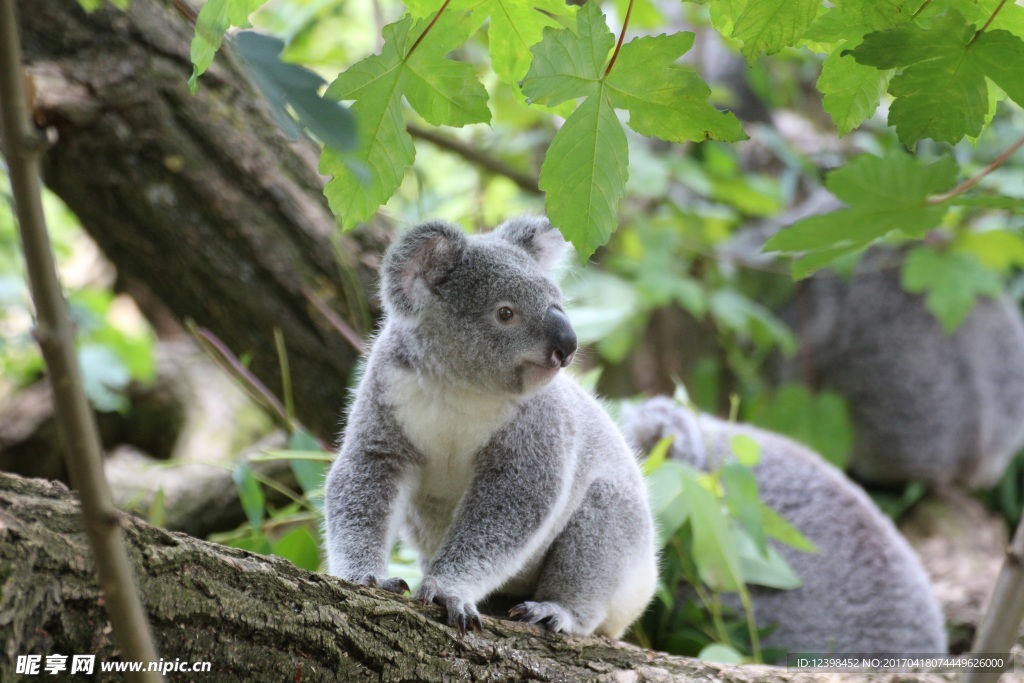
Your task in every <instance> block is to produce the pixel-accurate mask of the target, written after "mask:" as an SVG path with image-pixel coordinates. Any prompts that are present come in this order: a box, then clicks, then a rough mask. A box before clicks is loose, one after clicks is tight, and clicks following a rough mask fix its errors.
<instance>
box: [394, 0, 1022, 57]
mask: <svg viewBox="0 0 1024 683" xmlns="http://www.w3.org/2000/svg"><path fill="white" fill-rule="evenodd" d="M451 1H452V0H444V2H443V3H441V7H440V8H439V9H438V10H437V12H436V13H435V14H434V18H433V19H431V20H430V23H429V24H427V27H426V28H425V29H423V33H421V34H420V35H419V37H418V38H416V42H414V43H413V44H412V47H410V48H409V51H408V52H406V53H405V57H403V58H402V61H405V60H407V59H409V57H412V53H413V52H416V48H418V47H419V46H420V43H422V42H423V39H424V38H426V36H427V34H428V33H430V29H432V28H434V24H436V23H437V20H438V19H440V18H441V14H442V13H443V12H444V11H445V9H447V8H448V3H450V2H451ZM1005 1H1006V0H1003V2H1005ZM630 2H632V0H630ZM997 11H998V10H997Z"/></svg>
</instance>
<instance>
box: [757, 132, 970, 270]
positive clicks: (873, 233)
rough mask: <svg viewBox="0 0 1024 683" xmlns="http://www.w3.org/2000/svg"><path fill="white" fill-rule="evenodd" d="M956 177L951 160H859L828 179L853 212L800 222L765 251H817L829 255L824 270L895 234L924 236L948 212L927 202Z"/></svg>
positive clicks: (908, 157) (900, 157) (897, 155)
mask: <svg viewBox="0 0 1024 683" xmlns="http://www.w3.org/2000/svg"><path fill="white" fill-rule="evenodd" d="M956 175H957V165H956V162H954V161H953V159H952V158H950V157H943V158H942V159H940V160H938V161H936V162H933V163H930V164H929V163H926V162H923V161H921V160H919V159H917V158H916V157H913V156H911V155H909V154H906V153H904V152H893V153H890V154H889V155H888V156H886V157H884V158H879V157H875V156H871V155H863V156H860V157H858V158H856V159H855V160H853V161H852V162H851V163H849V164H847V165H846V166H844V167H843V168H841V169H839V170H836V171H833V172H831V173H830V174H829V175H828V178H827V180H826V185H827V187H828V189H829V190H831V191H832V193H833V194H835V195H836V196H837V197H838V198H839V199H841V200H843V201H844V202H846V204H847V205H848V208H845V209H839V210H838V211H833V212H831V213H826V214H821V215H817V216H811V217H809V218H805V219H803V220H800V221H797V222H796V223H794V224H793V225H791V226H789V227H787V228H785V229H783V230H782V231H780V232H779V233H777V234H776V235H774V236H773V237H772V238H771V239H769V240H768V242H767V243H766V244H765V247H764V250H765V251H783V252H800V251H804V252H818V255H824V256H825V257H826V258H820V259H818V260H817V261H816V262H815V265H816V266H819V267H820V266H821V265H824V264H825V263H828V262H829V261H830V260H832V259H834V258H836V257H838V256H840V255H844V254H846V253H850V252H852V251H856V250H859V249H862V248H864V247H866V246H868V245H869V244H871V243H872V242H873V241H875V240H876V239H878V238H880V237H883V236H884V235H886V234H887V233H889V232H891V231H893V230H897V231H900V232H902V233H903V234H904V235H907V236H908V237H922V236H923V235H924V234H925V233H926V232H927V231H928V230H931V229H933V228H935V227H937V226H938V225H939V224H940V222H941V221H942V217H943V216H944V215H945V213H946V207H945V206H943V205H941V204H937V205H933V204H929V203H928V198H929V197H930V196H932V195H935V194H938V193H940V192H943V191H945V190H948V189H949V188H951V187H952V186H953V184H954V182H956ZM812 256H815V254H812ZM804 272H807V271H806V269H805V271H804Z"/></svg>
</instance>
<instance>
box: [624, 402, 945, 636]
mask: <svg viewBox="0 0 1024 683" xmlns="http://www.w3.org/2000/svg"><path fill="white" fill-rule="evenodd" d="M625 431H626V434H627V437H628V438H630V439H632V440H633V441H634V442H635V443H636V444H637V445H638V446H641V447H642V448H643V449H645V450H649V449H650V448H651V447H652V446H653V445H654V444H655V443H657V442H658V441H659V440H660V439H661V438H662V437H665V436H670V435H671V436H673V437H674V441H673V443H672V445H671V447H670V451H669V456H670V457H671V458H674V459H677V460H680V461H683V462H686V463H688V464H689V465H691V466H693V467H695V468H697V469H703V470H706V469H708V460H709V455H710V456H711V457H712V458H714V459H715V461H718V460H719V459H721V458H723V457H729V456H730V455H731V453H730V448H729V439H730V438H731V437H732V436H734V435H737V434H745V435H747V436H749V437H751V438H752V439H754V440H755V441H756V442H757V443H758V444H760V446H761V460H760V462H759V463H758V465H757V466H755V467H754V468H753V473H754V477H755V479H756V480H757V484H758V490H759V492H760V496H761V500H762V501H763V502H764V503H766V504H767V505H768V506H769V507H771V508H772V509H774V510H775V511H776V512H778V513H779V514H780V515H782V516H783V517H784V518H785V519H786V520H787V521H788V522H789V523H790V524H792V525H793V526H795V527H796V528H797V529H799V530H800V531H801V532H802V533H803V534H804V536H806V537H807V538H808V539H809V540H810V541H811V542H812V543H814V544H815V545H816V546H817V547H818V552H817V553H805V552H802V551H799V550H796V549H794V548H791V547H789V546H785V545H782V544H780V543H775V542H774V541H773V542H772V543H773V545H774V547H775V549H776V550H777V551H778V552H779V554H781V555H782V557H783V558H784V559H785V560H786V562H788V563H789V565H790V566H791V567H792V568H793V570H794V571H795V572H796V573H797V575H799V576H800V578H801V579H802V580H803V585H802V586H801V587H800V588H797V589H794V590H776V589H770V588H763V587H759V586H751V598H752V602H753V606H754V617H755V621H756V623H757V624H758V626H759V627H765V626H768V625H770V624H775V625H776V628H775V630H774V631H772V632H771V633H770V634H769V635H768V636H767V637H766V638H765V639H764V641H763V642H762V644H763V645H764V646H765V647H766V648H778V649H781V650H785V651H787V652H822V653H824V652H857V653H864V654H875V653H945V652H946V647H947V642H946V630H945V626H944V621H943V617H942V613H941V611H940V609H939V606H938V604H937V603H936V601H935V598H934V597H933V595H932V591H931V586H930V584H929V582H928V577H927V575H926V574H925V572H924V569H923V568H922V566H921V563H920V561H919V560H918V558H917V556H916V555H915V554H914V552H913V551H912V550H911V548H910V546H909V545H908V544H907V542H906V540H904V538H903V537H902V536H901V535H900V534H899V532H898V531H897V530H896V528H895V526H894V525H893V524H892V522H891V521H890V520H889V518H888V517H886V516H885V515H883V514H882V513H881V512H880V511H879V510H878V508H877V507H875V505H874V503H873V502H872V501H871V499H870V498H868V496H867V495H866V494H865V493H864V491H863V490H861V489H860V488H859V487H858V486H857V485H856V484H854V483H852V482H851V481H850V480H849V479H847V478H846V477H845V476H844V475H843V474H842V472H840V471H839V470H838V469H836V468H835V467H833V466H832V465H830V464H828V463H827V462H825V461H824V460H823V459H822V458H821V457H820V456H819V455H818V454H817V453H814V452H812V451H810V450H808V449H807V448H804V447H803V446H801V445H800V444H797V443H795V442H793V441H791V440H789V439H787V438H785V437H782V436H779V435H777V434H773V433H771V432H767V431H764V430H761V429H757V428H754V427H751V426H748V425H741V424H734V423H729V422H724V421H722V420H719V419H716V418H714V417H711V416H709V415H704V414H700V415H698V414H697V413H695V412H694V411H691V410H689V409H687V408H683V407H679V406H677V405H676V404H675V403H674V402H673V401H672V400H671V399H668V398H654V399H651V400H649V401H647V402H645V403H643V404H642V405H641V406H639V407H638V408H636V409H634V410H633V411H632V412H631V414H630V415H629V416H628V417H627V424H626V427H625ZM735 602H736V605H737V606H738V604H739V601H738V600H737V601H735Z"/></svg>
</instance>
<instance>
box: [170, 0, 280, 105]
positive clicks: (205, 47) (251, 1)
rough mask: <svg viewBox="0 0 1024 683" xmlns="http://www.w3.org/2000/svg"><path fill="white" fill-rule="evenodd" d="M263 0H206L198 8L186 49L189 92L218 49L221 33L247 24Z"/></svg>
mask: <svg viewBox="0 0 1024 683" xmlns="http://www.w3.org/2000/svg"><path fill="white" fill-rule="evenodd" d="M264 2H266V0H210V1H209V2H207V3H206V4H205V5H203V8H202V9H201V10H199V16H198V17H196V29H195V36H194V37H193V38H192V45H191V47H190V48H189V58H190V59H191V60H192V65H193V66H192V77H191V78H190V79H188V87H189V89H190V90H191V91H192V92H193V94H194V93H195V91H196V88H198V87H199V86H198V82H197V81H198V79H199V77H200V76H201V75H202V74H203V73H204V72H205V71H206V70H207V69H209V68H210V64H211V63H213V56H214V55H215V54H216V53H217V50H219V49H220V45H221V42H222V41H223V40H224V34H225V33H227V30H228V29H229V28H230V27H232V26H237V27H239V28H248V27H249V15H250V14H252V13H253V12H255V11H256V10H257V9H259V7H260V6H261V5H263V3H264Z"/></svg>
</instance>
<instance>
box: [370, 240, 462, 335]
mask: <svg viewBox="0 0 1024 683" xmlns="http://www.w3.org/2000/svg"><path fill="white" fill-rule="evenodd" d="M465 249H466V234H465V233H464V232H463V231H462V230H460V229H459V228H457V227H456V226H454V225H452V224H451V223H444V222H441V221H433V222H430V223H423V224H422V225H418V226H416V227H415V228H413V229H412V230H409V231H408V232H406V233H405V234H403V235H402V236H400V237H399V238H398V240H396V241H395V243H394V244H392V245H391V248H390V249H388V251H387V253H386V254H385V255H384V263H383V264H382V265H381V296H382V297H383V299H384V306H385V308H386V309H387V310H388V311H389V312H392V313H397V314H399V315H405V316H412V315H416V314H418V313H420V312H421V311H422V310H423V308H424V307H425V306H426V304H427V302H428V301H429V300H430V298H431V297H432V296H434V295H435V293H436V291H437V288H438V286H439V285H441V284H442V283H443V282H444V281H445V280H446V279H447V278H448V277H449V275H450V274H451V271H452V269H453V268H455V266H456V265H457V264H458V263H459V260H460V259H461V258H462V255H463V253H464V252H465Z"/></svg>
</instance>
